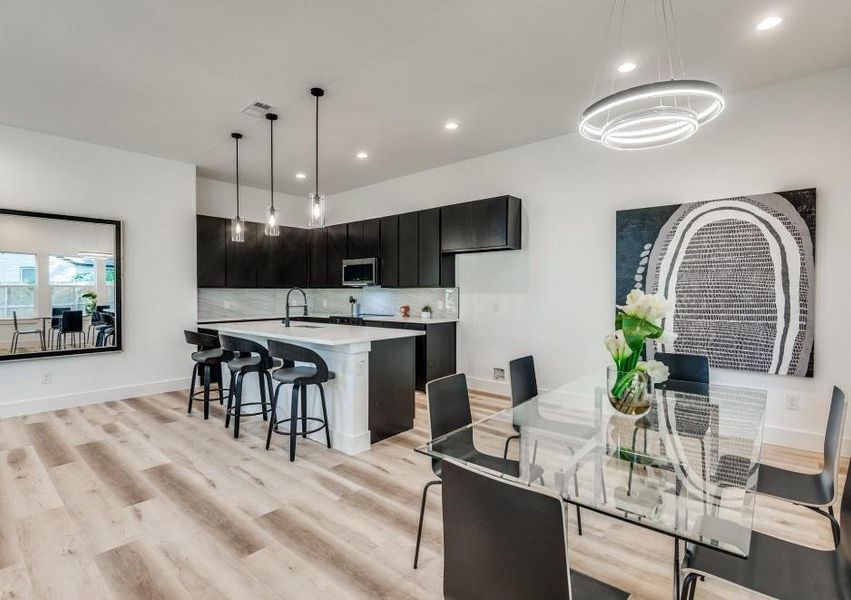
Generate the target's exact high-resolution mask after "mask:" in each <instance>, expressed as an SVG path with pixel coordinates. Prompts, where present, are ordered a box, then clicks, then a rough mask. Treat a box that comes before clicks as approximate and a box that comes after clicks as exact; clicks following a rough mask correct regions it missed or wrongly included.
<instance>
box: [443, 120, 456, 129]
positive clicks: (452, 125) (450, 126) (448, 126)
mask: <svg viewBox="0 0 851 600" xmlns="http://www.w3.org/2000/svg"><path fill="white" fill-rule="evenodd" d="M444 127H445V128H446V129H449V130H452V129H458V123H456V122H455V121H449V122H448V123H447V124H446V125H444Z"/></svg>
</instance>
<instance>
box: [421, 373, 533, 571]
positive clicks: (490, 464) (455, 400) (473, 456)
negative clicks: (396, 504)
mask: <svg viewBox="0 0 851 600" xmlns="http://www.w3.org/2000/svg"><path fill="white" fill-rule="evenodd" d="M426 396H427V398H428V420H429V427H430V428H431V439H433V440H434V439H437V438H439V437H441V436H444V435H446V434H447V433H451V432H453V431H455V430H459V429H462V428H464V427H467V426H468V425H472V423H473V416H472V413H471V411H470V395H469V392H468V390H467V377H466V376H465V375H464V374H463V373H456V374H455V375H449V376H447V377H441V378H440V379H434V380H432V381H429V382H428V384H426ZM436 449H438V448H436ZM439 450H440V451H441V452H443V453H444V454H451V455H452V456H457V457H458V458H461V459H463V460H465V461H469V462H472V463H476V464H478V465H481V466H483V467H487V468H489V469H492V470H494V471H498V472H500V473H505V474H507V475H512V476H514V477H519V476H520V463H519V462H518V461H516V460H509V459H505V458H502V457H500V456H492V455H490V454H483V453H482V452H479V451H478V450H477V449H476V446H475V444H473V430H472V428H469V427H468V428H467V429H464V430H463V431H458V433H456V434H455V435H453V436H452V437H450V438H449V439H447V440H446V441H444V442H442V444H441V446H440V447H439ZM431 470H432V471H433V472H434V474H435V475H436V476H437V479H434V480H432V481H429V482H428V483H426V484H425V486H423V496H422V502H421V503H420V520H419V525H418V526H417V544H416V549H415V550H414V568H415V569H416V568H417V563H418V562H419V557H420V540H421V538H422V534H423V516H424V515H425V506H426V498H427V493H428V490H429V488H430V487H431V486H433V485H440V484H441V479H440V478H441V473H442V472H443V471H442V470H443V461H441V460H440V459H436V458H433V459H432V461H431ZM533 475H534V476H535V477H533V478H536V477H538V476H539V474H537V475H536V474H535V473H533Z"/></svg>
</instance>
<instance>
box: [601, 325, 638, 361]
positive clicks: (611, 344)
mask: <svg viewBox="0 0 851 600" xmlns="http://www.w3.org/2000/svg"><path fill="white" fill-rule="evenodd" d="M603 343H604V344H605V345H606V349H607V350H608V351H609V354H611V355H612V358H614V359H615V360H619V359H621V358H627V357H628V356H630V355H631V354H632V348H630V347H629V345H627V343H626V337H624V334H623V330H622V329H618V330H617V331H615V332H614V333H610V334H609V335H607V336H606V337H605V338H604V339H603Z"/></svg>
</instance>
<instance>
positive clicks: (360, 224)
mask: <svg viewBox="0 0 851 600" xmlns="http://www.w3.org/2000/svg"><path fill="white" fill-rule="evenodd" d="M380 222H381V221H380V219H369V220H368V221H355V222H354V223H349V224H348V242H347V251H346V258H375V257H377V256H378V255H379V251H380V246H379V244H380V235H381V234H380Z"/></svg>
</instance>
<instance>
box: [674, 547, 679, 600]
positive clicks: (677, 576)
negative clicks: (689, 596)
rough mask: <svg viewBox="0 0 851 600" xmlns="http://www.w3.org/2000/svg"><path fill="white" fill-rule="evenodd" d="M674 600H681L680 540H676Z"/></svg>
mask: <svg viewBox="0 0 851 600" xmlns="http://www.w3.org/2000/svg"><path fill="white" fill-rule="evenodd" d="M674 600H680V540H678V539H677V538H674Z"/></svg>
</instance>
